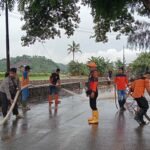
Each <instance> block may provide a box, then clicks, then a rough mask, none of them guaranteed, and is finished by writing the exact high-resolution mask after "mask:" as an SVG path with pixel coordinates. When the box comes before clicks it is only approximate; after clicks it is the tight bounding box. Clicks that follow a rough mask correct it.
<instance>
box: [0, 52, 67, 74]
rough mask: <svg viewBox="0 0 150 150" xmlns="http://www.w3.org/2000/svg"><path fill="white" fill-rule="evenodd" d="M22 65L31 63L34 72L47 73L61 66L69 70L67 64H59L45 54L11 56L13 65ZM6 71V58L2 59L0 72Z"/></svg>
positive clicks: (63, 70)
mask: <svg viewBox="0 0 150 150" xmlns="http://www.w3.org/2000/svg"><path fill="white" fill-rule="evenodd" d="M20 65H30V66H31V68H32V72H38V73H44V72H45V73H47V72H52V71H53V70H55V69H56V68H57V67H59V68H60V69H61V70H62V72H66V71H67V66H66V65H63V64H57V63H55V62H54V61H52V60H51V59H47V58H45V57H44V56H33V57H31V56H27V55H23V56H17V57H15V58H11V67H19V66H20ZM5 71H6V59H2V60H0V72H5Z"/></svg>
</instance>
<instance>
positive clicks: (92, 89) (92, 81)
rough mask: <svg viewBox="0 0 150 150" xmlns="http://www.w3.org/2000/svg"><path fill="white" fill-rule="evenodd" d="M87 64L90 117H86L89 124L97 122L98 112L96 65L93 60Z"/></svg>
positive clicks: (87, 92)
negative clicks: (88, 70)
mask: <svg viewBox="0 0 150 150" xmlns="http://www.w3.org/2000/svg"><path fill="white" fill-rule="evenodd" d="M87 66H88V67H89V69H90V74H89V79H88V85H87V86H88V88H87V91H86V94H87V96H88V97H89V102H90V107H91V109H92V117H91V118H89V119H88V122H89V124H97V123H98V122H99V113H98V109H97V105H96V100H97V97H98V89H97V88H98V72H97V69H96V67H97V65H96V64H95V63H94V62H89V63H88V64H87Z"/></svg>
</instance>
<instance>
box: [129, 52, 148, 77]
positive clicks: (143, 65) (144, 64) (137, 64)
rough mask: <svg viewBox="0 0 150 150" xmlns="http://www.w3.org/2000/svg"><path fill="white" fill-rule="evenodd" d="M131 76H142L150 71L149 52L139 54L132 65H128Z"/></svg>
mask: <svg viewBox="0 0 150 150" xmlns="http://www.w3.org/2000/svg"><path fill="white" fill-rule="evenodd" d="M130 67H131V70H132V73H133V74H135V75H136V74H143V73H145V72H146V71H150V52H149V53H141V54H140V55H139V56H138V57H137V59H136V60H134V61H133V63H131V64H130Z"/></svg>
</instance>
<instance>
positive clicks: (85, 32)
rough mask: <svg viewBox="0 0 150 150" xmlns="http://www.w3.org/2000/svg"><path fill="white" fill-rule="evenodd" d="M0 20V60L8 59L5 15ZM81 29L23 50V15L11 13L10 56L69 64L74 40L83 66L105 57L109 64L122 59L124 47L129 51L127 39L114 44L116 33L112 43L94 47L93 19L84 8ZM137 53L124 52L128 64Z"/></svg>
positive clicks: (81, 13) (110, 37) (15, 12)
mask: <svg viewBox="0 0 150 150" xmlns="http://www.w3.org/2000/svg"><path fill="white" fill-rule="evenodd" d="M1 14H2V15H1V16H0V58H5V55H6V54H5V51H6V48H5V16H4V15H5V14H4V12H1ZM80 18H81V23H80V28H79V29H77V30H76V32H75V34H74V36H72V37H71V38H70V39H68V38H67V37H66V36H65V35H64V34H62V36H61V38H56V39H55V40H52V39H51V40H47V41H46V42H45V43H44V44H43V45H42V44H41V43H35V44H34V45H31V46H30V47H22V46H21V40H20V39H21V36H22V35H23V34H24V32H22V31H21V26H22V25H23V22H22V21H20V15H19V13H18V12H17V11H14V12H11V13H9V23H10V24H9V27H10V29H9V30H10V55H11V56H12V57H14V56H18V55H19V56H20V55H23V54H27V55H30V56H33V55H39V56H46V57H47V58H50V59H52V60H54V61H55V62H60V63H64V64H66V63H68V62H69V61H71V59H72V55H68V54H67V48H68V44H71V43H72V41H73V40H74V41H75V42H76V43H80V49H81V50H82V54H80V53H78V54H76V55H75V59H76V60H78V61H80V62H86V61H87V60H88V58H89V57H91V56H103V57H105V58H108V59H110V60H113V61H115V60H117V59H122V49H123V46H124V47H126V41H127V40H126V37H125V36H123V37H122V39H121V40H115V35H114V33H112V34H110V36H109V42H108V43H106V44H103V43H95V41H94V39H91V38H90V36H91V35H92V32H93V30H92V27H93V23H92V22H93V21H92V16H91V15H90V9H89V8H87V7H82V8H81V11H80ZM137 55H138V54H137V52H136V51H132V50H129V49H125V56H126V61H127V63H129V62H131V61H133V60H134V59H135V58H136V57H137Z"/></svg>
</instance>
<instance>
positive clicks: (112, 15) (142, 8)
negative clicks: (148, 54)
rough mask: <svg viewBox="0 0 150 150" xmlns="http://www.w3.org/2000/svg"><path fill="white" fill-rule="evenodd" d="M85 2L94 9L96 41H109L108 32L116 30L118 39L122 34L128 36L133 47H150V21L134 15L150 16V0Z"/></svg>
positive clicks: (129, 44)
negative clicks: (139, 18) (138, 18)
mask: <svg viewBox="0 0 150 150" xmlns="http://www.w3.org/2000/svg"><path fill="white" fill-rule="evenodd" d="M83 4H84V5H87V4H88V5H90V7H91V9H92V13H91V14H92V16H93V18H94V23H95V26H94V30H95V34H94V35H93V37H94V38H95V39H96V42H107V41H108V34H107V33H109V32H116V33H118V35H117V36H116V39H120V36H121V35H122V34H124V35H127V36H128V46H129V47H131V48H133V47H135V48H137V47H138V48H141V49H143V48H145V49H147V48H150V46H149V42H150V31H149V28H150V23H148V22H142V21H139V20H137V18H136V17H135V15H134V14H135V13H136V14H138V15H140V16H144V17H145V16H147V17H150V0H111V1H110V0H92V1H91V0H83Z"/></svg>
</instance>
